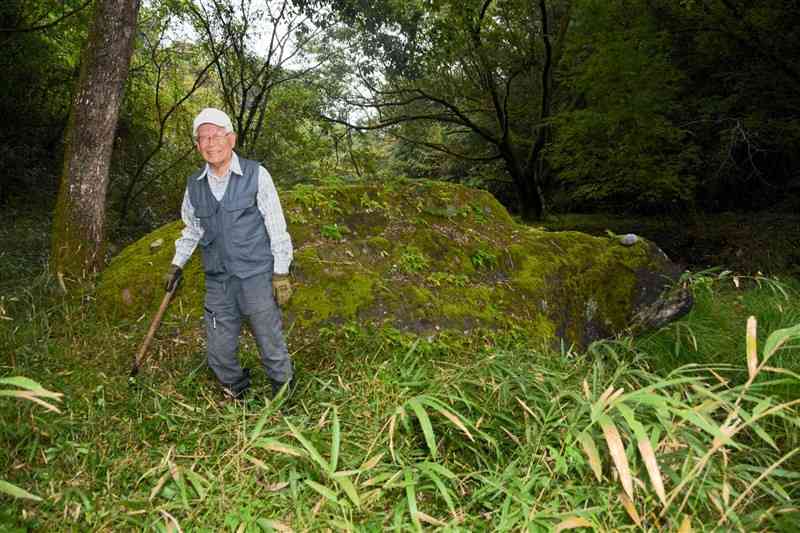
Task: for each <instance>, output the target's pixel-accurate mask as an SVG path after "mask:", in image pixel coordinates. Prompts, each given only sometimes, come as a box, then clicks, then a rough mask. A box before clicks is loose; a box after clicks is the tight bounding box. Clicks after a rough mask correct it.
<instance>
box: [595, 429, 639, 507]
mask: <svg viewBox="0 0 800 533" xmlns="http://www.w3.org/2000/svg"><path fill="white" fill-rule="evenodd" d="M598 422H599V423H600V427H601V428H602V429H603V435H604V436H605V438H606V444H607V445H608V451H609V453H610V454H611V459H612V460H613V461H614V466H615V467H616V468H617V473H618V474H619V480H620V483H622V488H623V489H624V490H625V494H627V495H628V498H630V499H633V478H632V476H631V471H630V467H629V466H628V458H627V457H626V456H625V446H624V445H623V444H622V438H621V437H620V436H619V431H618V430H617V426H616V425H615V424H614V421H613V420H611V418H609V417H608V416H607V415H602V416H601V417H600V418H599V419H598Z"/></svg>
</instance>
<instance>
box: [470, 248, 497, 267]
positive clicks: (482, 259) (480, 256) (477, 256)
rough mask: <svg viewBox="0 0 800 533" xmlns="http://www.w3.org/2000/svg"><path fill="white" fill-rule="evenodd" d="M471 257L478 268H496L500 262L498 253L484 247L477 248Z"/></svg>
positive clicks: (473, 264)
mask: <svg viewBox="0 0 800 533" xmlns="http://www.w3.org/2000/svg"><path fill="white" fill-rule="evenodd" d="M469 259H470V261H471V262H472V266H474V267H475V269H476V270H481V269H485V270H491V269H494V268H496V267H497V264H498V262H497V254H495V253H494V252H492V251H490V250H486V249H484V248H478V249H477V250H475V253H474V254H472V256H470V258H469Z"/></svg>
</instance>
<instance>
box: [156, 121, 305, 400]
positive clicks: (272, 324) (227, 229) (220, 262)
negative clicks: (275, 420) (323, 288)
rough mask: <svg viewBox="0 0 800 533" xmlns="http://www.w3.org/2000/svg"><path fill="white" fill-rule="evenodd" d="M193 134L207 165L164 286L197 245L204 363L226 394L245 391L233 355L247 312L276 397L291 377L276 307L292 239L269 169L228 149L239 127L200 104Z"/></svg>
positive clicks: (244, 377) (191, 196)
mask: <svg viewBox="0 0 800 533" xmlns="http://www.w3.org/2000/svg"><path fill="white" fill-rule="evenodd" d="M193 135H194V139H195V142H196V146H197V150H198V152H200V155H201V156H202V157H203V159H205V161H206V165H205V167H204V168H202V169H200V170H199V171H198V172H196V173H194V174H193V175H191V176H190V177H189V180H188V182H187V185H186V192H185V193H184V196H183V205H182V207H181V217H182V218H183V222H184V224H185V228H184V229H183V233H182V234H181V237H180V238H179V239H178V240H176V241H175V257H174V258H173V260H172V266H171V267H170V270H169V273H168V274H167V283H166V290H167V291H171V290H173V288H174V287H175V286H176V285H177V283H178V282H179V280H180V277H181V273H182V268H183V266H184V265H185V264H186V262H187V261H188V260H189V258H190V257H191V255H192V253H193V252H194V250H195V248H196V247H197V245H198V244H199V245H200V248H201V249H202V251H203V269H204V270H205V277H206V297H205V322H206V335H207V339H208V366H209V367H210V368H211V370H213V371H214V374H215V375H216V376H217V379H219V381H220V383H221V384H222V388H223V392H224V394H225V396H226V397H228V398H233V399H238V398H241V397H242V395H243V394H244V393H245V392H246V391H247V389H248V388H249V386H250V372H249V369H246V368H245V369H243V368H242V367H241V365H240V364H239V360H238V358H237V350H238V347H239V334H240V332H241V326H242V318H243V317H246V318H247V320H248V322H249V323H250V327H251V329H252V332H253V336H254V337H255V340H256V344H257V345H258V350H259V352H260V354H261V362H262V364H263V365H264V368H265V369H266V372H267V376H268V377H269V379H270V382H271V384H272V394H273V397H274V396H275V395H276V394H277V393H278V391H279V390H280V389H281V388H282V387H283V386H284V385H285V384H287V383H289V384H290V386H291V384H293V382H294V380H293V368H292V362H291V360H290V359H289V354H288V351H287V349H286V342H285V341H284V338H283V333H282V326H281V315H280V309H279V307H278V306H279V305H284V304H285V303H286V302H287V301H288V300H289V297H290V296H291V291H292V289H291V284H290V282H289V275H288V272H289V264H290V263H291V261H292V240H291V238H290V237H289V234H288V233H287V232H286V222H285V220H284V217H283V210H282V209H281V204H280V201H279V199H278V194H277V192H276V190H275V185H274V184H273V183H272V178H271V177H270V175H269V172H267V170H266V169H265V168H264V167H263V166H261V165H259V164H258V163H256V162H254V161H250V160H247V159H244V158H242V157H239V156H237V155H236V153H235V152H234V151H233V148H234V146H235V145H236V134H235V133H234V132H233V127H232V125H231V120H230V118H228V115H226V114H225V113H224V112H222V111H220V110H219V109H214V108H206V109H203V110H202V111H201V112H200V114H198V115H197V117H196V118H195V119H194V125H193ZM288 392H289V391H287V393H288Z"/></svg>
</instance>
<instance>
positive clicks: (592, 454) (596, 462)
mask: <svg viewBox="0 0 800 533" xmlns="http://www.w3.org/2000/svg"><path fill="white" fill-rule="evenodd" d="M578 442H580V443H581V447H582V448H583V451H584V453H585V454H586V457H587V459H588V460H589V466H590V467H592V472H594V477H596V478H597V481H602V480H603V463H602V461H601V460H600V453H598V451H597V445H596V444H595V443H594V439H593V438H592V436H591V435H590V434H589V432H588V431H583V432H581V433H580V434H578Z"/></svg>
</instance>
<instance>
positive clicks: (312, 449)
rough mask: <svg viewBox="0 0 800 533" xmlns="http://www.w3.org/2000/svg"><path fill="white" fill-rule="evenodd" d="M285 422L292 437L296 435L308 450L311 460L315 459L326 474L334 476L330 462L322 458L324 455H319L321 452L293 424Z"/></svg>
mask: <svg viewBox="0 0 800 533" xmlns="http://www.w3.org/2000/svg"><path fill="white" fill-rule="evenodd" d="M285 422H286V425H287V427H288V428H289V431H291V432H292V435H294V438H296V439H297V440H298V441H299V442H300V444H302V445H303V448H305V449H306V451H307V452H308V455H309V456H310V457H311V459H313V460H314V462H316V463H317V464H318V465H319V466H320V467H321V468H322V470H323V471H324V472H326V473H328V474H332V473H333V470H332V469H331V465H330V464H329V463H328V461H326V460H325V459H324V458H323V457H322V454H320V453H319V451H318V450H317V448H316V447H314V445H313V444H312V443H311V441H310V440H308V439H307V438H305V437H304V436H303V434H302V433H300V431H299V430H298V429H297V428H296V427H294V426H293V425H292V423H291V422H289V421H288V420H286V421H285Z"/></svg>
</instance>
